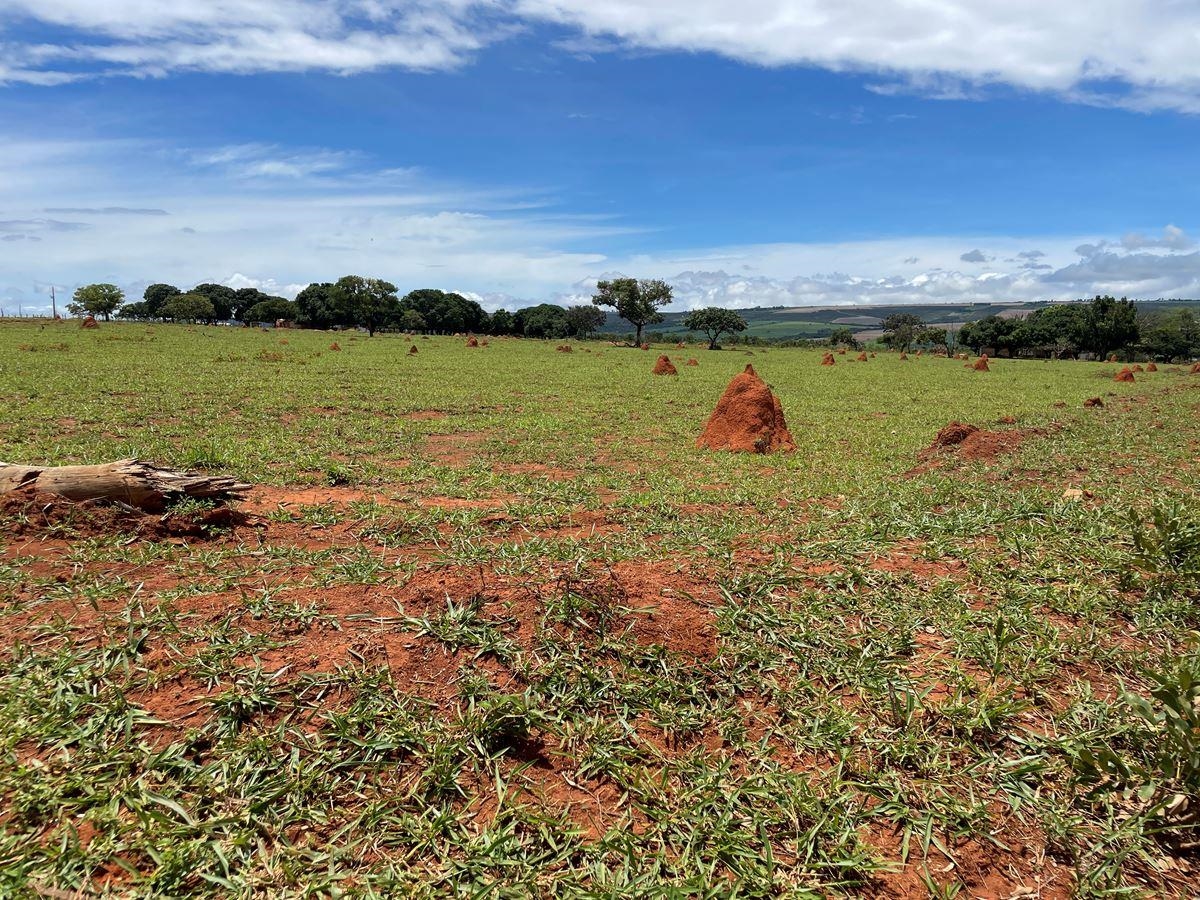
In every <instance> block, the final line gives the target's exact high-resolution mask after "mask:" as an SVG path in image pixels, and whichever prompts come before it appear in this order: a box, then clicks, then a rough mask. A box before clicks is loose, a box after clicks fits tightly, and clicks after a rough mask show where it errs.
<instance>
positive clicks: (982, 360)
mask: <svg viewBox="0 0 1200 900" xmlns="http://www.w3.org/2000/svg"><path fill="white" fill-rule="evenodd" d="M971 368H972V369H974V370H975V371H976V372H990V371H992V370H991V368H990V367H989V366H988V358H987V354H986V353H985V354H983V355H982V356H980V357H979V359H977V360H975V365H973V366H972V367H971Z"/></svg>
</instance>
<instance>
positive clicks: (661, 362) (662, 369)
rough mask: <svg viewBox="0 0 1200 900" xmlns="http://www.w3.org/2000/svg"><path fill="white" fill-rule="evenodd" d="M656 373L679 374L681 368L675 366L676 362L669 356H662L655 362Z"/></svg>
mask: <svg viewBox="0 0 1200 900" xmlns="http://www.w3.org/2000/svg"><path fill="white" fill-rule="evenodd" d="M654 374H655V375H678V374H679V370H678V369H676V368H675V364H674V363H673V362H671V360H670V358H669V357H667V356H665V355H664V356H660V357H659V358H658V362H656V363H655V364H654Z"/></svg>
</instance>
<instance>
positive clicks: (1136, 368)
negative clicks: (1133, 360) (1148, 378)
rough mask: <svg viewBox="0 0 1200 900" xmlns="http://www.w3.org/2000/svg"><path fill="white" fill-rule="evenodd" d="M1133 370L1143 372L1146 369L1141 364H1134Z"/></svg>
mask: <svg viewBox="0 0 1200 900" xmlns="http://www.w3.org/2000/svg"><path fill="white" fill-rule="evenodd" d="M1133 371H1134V372H1145V371H1146V370H1145V369H1144V368H1143V367H1142V366H1141V365H1136V366H1134V367H1133Z"/></svg>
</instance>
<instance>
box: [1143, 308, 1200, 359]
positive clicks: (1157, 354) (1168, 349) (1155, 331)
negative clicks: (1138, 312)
mask: <svg viewBox="0 0 1200 900" xmlns="http://www.w3.org/2000/svg"><path fill="white" fill-rule="evenodd" d="M1139 330H1140V332H1141V346H1142V349H1143V350H1144V351H1145V352H1146V353H1147V354H1149V355H1150V356H1151V357H1152V358H1154V359H1160V360H1166V361H1169V360H1173V359H1190V358H1192V357H1193V356H1200V322H1197V321H1196V317H1195V315H1194V314H1193V313H1192V311H1191V310H1190V309H1176V310H1173V311H1171V312H1152V313H1147V314H1145V315H1143V316H1141V317H1140V318H1139Z"/></svg>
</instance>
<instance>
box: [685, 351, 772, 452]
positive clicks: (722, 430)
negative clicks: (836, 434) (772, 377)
mask: <svg viewBox="0 0 1200 900" xmlns="http://www.w3.org/2000/svg"><path fill="white" fill-rule="evenodd" d="M696 446H697V447H704V448H707V449H709V450H728V451H731V452H734V453H773V452H775V451H777V450H781V451H785V452H790V451H792V450H795V449H796V442H795V441H793V440H792V435H791V432H789V431H788V429H787V424H786V423H785V422H784V420H783V407H782V406H781V405H780V403H779V398H778V397H776V396H775V395H774V394H773V393H772V392H771V389H770V388H769V387H768V386H767V383H766V382H765V381H763V380H762V379H761V378H759V377H758V373H757V372H755V371H754V366H746V370H745V371H744V372H742V373H741V374H739V375H735V376H734V378H733V380H732V381H731V382H729V386H728V387H727V388H725V393H723V394H722V395H721V399H720V400H718V401H717V408H716V409H714V410H713V413H712V415H711V416H709V417H708V422H707V424H705V426H704V431H703V433H702V434H701V435H700V437H699V438H698V439H697V441H696Z"/></svg>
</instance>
